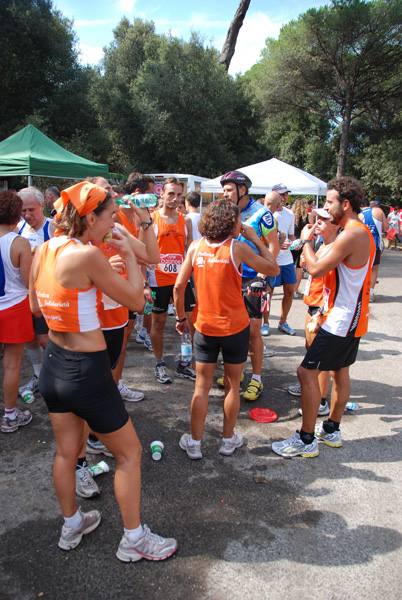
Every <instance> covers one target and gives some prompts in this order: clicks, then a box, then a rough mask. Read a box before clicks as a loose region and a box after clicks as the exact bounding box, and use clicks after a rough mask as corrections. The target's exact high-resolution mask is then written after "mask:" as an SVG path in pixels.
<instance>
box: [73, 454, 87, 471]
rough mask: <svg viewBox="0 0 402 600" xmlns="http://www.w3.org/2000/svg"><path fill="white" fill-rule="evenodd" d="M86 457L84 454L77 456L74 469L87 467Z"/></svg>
mask: <svg viewBox="0 0 402 600" xmlns="http://www.w3.org/2000/svg"><path fill="white" fill-rule="evenodd" d="M87 466H88V465H87V458H86V456H84V457H83V458H77V466H76V467H75V470H77V469H82V468H83V467H84V468H85V467H87Z"/></svg>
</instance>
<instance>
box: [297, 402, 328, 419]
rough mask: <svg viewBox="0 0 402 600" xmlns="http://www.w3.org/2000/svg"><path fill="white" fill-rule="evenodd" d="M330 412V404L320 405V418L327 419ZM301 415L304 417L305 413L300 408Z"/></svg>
mask: <svg viewBox="0 0 402 600" xmlns="http://www.w3.org/2000/svg"><path fill="white" fill-rule="evenodd" d="M329 413H330V410H329V406H328V402H325V404H320V408H319V409H318V416H319V417H326V416H327V415H329ZM299 414H300V415H302V414H303V411H302V409H301V408H299Z"/></svg>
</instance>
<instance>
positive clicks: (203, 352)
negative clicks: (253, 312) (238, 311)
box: [194, 325, 250, 365]
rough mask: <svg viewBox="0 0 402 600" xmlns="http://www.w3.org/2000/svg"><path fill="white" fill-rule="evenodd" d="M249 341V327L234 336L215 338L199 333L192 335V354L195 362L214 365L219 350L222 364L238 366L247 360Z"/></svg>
mask: <svg viewBox="0 0 402 600" xmlns="http://www.w3.org/2000/svg"><path fill="white" fill-rule="evenodd" d="M249 341H250V325H247V327H246V328H245V329H243V331H240V332H239V333H235V334H234V335H227V336H224V337H215V336H211V335H203V334H202V333H200V332H199V331H197V330H196V331H195V334H194V354H195V360H196V362H201V363H216V361H217V360H218V355H219V350H222V356H223V362H225V363H228V364H230V365H240V364H241V363H243V362H245V361H246V360H247V353H248V345H249Z"/></svg>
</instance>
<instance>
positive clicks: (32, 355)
mask: <svg viewBox="0 0 402 600" xmlns="http://www.w3.org/2000/svg"><path fill="white" fill-rule="evenodd" d="M27 352H28V356H29V360H30V361H31V363H32V366H33V370H34V373H35V375H36V376H37V377H39V375H40V368H41V366H42V348H41V347H39V348H33V349H32V350H27Z"/></svg>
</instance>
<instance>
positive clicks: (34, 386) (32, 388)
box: [18, 375, 39, 397]
mask: <svg viewBox="0 0 402 600" xmlns="http://www.w3.org/2000/svg"><path fill="white" fill-rule="evenodd" d="M38 388H39V377H38V376H37V375H34V376H33V377H32V379H31V380H30V381H28V383H26V384H25V385H22V386H21V387H20V388H19V389H18V393H19V395H20V396H21V397H23V396H24V394H26V393H27V392H30V393H31V394H34V393H35V392H37V391H38Z"/></svg>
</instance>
